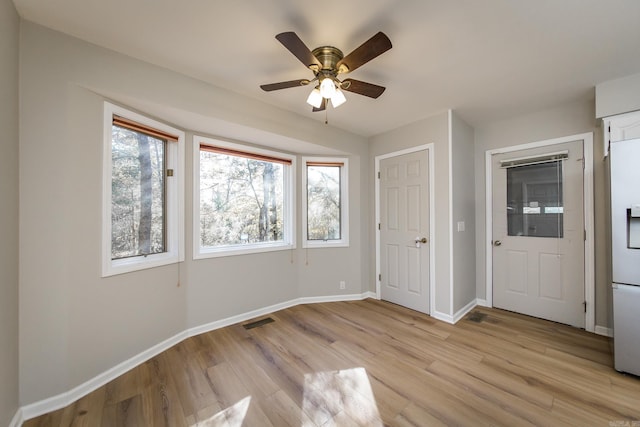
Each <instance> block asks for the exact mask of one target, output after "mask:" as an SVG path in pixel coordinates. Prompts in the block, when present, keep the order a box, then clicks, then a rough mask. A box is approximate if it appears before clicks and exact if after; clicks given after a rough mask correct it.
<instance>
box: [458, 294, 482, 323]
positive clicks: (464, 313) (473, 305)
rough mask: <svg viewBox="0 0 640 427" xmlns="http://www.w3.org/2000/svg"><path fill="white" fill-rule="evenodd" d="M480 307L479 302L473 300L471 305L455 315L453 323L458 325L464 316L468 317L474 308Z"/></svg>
mask: <svg viewBox="0 0 640 427" xmlns="http://www.w3.org/2000/svg"><path fill="white" fill-rule="evenodd" d="M477 305H478V300H477V299H474V300H471V301H470V302H469V304H467V305H465V306H464V307H462V308H461V309H460V310H458V311H457V312H456V313H455V314H454V315H453V323H454V324H456V323H458V321H459V320H460V319H462V318H463V317H464V316H466V315H467V313H469V312H470V311H471V310H473V309H474V308H476V306H477Z"/></svg>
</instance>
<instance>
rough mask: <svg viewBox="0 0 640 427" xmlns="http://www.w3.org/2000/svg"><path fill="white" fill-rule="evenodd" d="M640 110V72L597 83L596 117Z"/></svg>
mask: <svg viewBox="0 0 640 427" xmlns="http://www.w3.org/2000/svg"><path fill="white" fill-rule="evenodd" d="M636 110H640V74H634V75H631V76H626V77H622V78H620V79H616V80H609V81H607V82H603V83H600V84H598V85H596V117H598V118H602V117H608V116H613V115H616V114H622V113H627V112H629V111H636Z"/></svg>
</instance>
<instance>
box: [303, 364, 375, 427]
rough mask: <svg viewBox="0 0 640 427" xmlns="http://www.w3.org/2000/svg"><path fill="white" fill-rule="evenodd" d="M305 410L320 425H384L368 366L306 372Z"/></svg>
mask: <svg viewBox="0 0 640 427" xmlns="http://www.w3.org/2000/svg"><path fill="white" fill-rule="evenodd" d="M302 410H303V411H304V412H305V413H306V414H307V415H308V416H309V418H310V419H311V420H312V421H313V422H314V423H315V424H316V425H324V424H325V423H327V422H328V421H330V420H333V421H342V423H339V424H344V423H345V422H346V423H348V424H349V425H362V426H382V425H383V423H382V420H381V419H380V412H379V411H378V405H377V404H376V400H375V397H374V396H373V391H372V390H371V383H370V382H369V377H368V376H367V371H366V370H365V369H364V368H352V369H345V370H341V371H326V372H316V373H313V374H306V375H305V381H304V396H303V402H302Z"/></svg>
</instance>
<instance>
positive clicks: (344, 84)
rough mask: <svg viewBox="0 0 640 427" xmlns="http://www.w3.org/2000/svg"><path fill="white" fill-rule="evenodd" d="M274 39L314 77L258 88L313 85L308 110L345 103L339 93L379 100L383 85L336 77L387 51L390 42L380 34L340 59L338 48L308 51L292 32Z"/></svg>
mask: <svg viewBox="0 0 640 427" xmlns="http://www.w3.org/2000/svg"><path fill="white" fill-rule="evenodd" d="M276 39H277V40H278V41H279V42H280V43H282V44H283V45H284V47H286V48H287V49H288V50H289V51H290V52H291V53H292V54H293V55H294V56H295V57H296V58H298V60H299V61H300V62H302V63H303V64H304V65H305V66H306V67H307V68H309V69H310V70H311V71H312V72H313V75H314V78H313V79H311V80H309V79H300V80H290V81H286V82H279V83H271V84H266V85H261V86H260V88H262V90H264V91H266V92H270V91H272V90H279V89H287V88H290V87H298V86H306V85H308V84H310V83H317V84H316V85H315V88H314V89H313V90H312V91H311V94H310V95H309V98H308V99H307V103H308V104H309V105H311V106H313V110H312V111H323V110H325V109H326V107H327V100H331V105H332V106H333V107H334V108H336V107H338V106H340V105H342V104H343V103H344V102H345V101H346V98H345V96H344V93H342V91H343V90H344V91H347V92H353V93H357V94H359V95H364V96H368V97H370V98H377V97H379V96H380V95H382V92H384V90H385V88H384V87H383V86H378V85H375V84H372V83H367V82H362V81H360V80H354V79H345V80H342V81H340V80H339V79H338V75H339V74H346V73H349V72H351V71H354V70H355V69H357V68H359V67H360V66H362V65H364V64H366V63H367V62H369V61H371V60H372V59H374V58H376V57H378V56H379V55H381V54H383V53H384V52H386V51H387V50H389V49H391V41H390V40H389V37H387V36H386V35H385V34H384V33H383V32H378V33H377V34H376V35H374V36H373V37H371V38H370V39H369V40H367V41H366V42H364V43H362V44H361V45H360V46H359V47H357V48H356V49H355V50H354V51H353V52H351V53H350V54H348V55H347V56H344V55H343V53H342V51H341V50H340V49H338V48H336V47H333V46H320V47H317V48H315V49H313V51H311V50H309V48H308V47H307V46H306V45H305V44H304V42H303V41H302V40H301V39H300V37H298V35H297V34H296V33H294V32H293V31H288V32H285V33H280V34H278V35H277V36H276Z"/></svg>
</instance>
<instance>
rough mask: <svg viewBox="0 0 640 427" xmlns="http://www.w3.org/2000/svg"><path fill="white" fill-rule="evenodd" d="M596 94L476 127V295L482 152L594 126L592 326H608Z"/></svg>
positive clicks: (481, 292)
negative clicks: (593, 297)
mask: <svg viewBox="0 0 640 427" xmlns="http://www.w3.org/2000/svg"><path fill="white" fill-rule="evenodd" d="M594 105H595V104H594V100H593V99H587V100H583V101H579V102H575V103H571V104H566V105H562V106H557V107H555V108H551V109H548V110H545V111H540V112H537V113H533V114H528V115H524V116H520V117H515V118H512V119H508V120H502V121H498V122H494V123H489V124H485V125H483V126H479V127H476V128H475V175H476V176H475V180H476V182H475V192H476V202H477V203H476V253H477V262H476V277H477V289H478V298H480V299H484V298H486V296H485V286H486V284H485V266H486V253H485V245H486V242H487V239H489V240H490V239H491V236H486V235H485V228H484V224H485V164H484V162H485V152H486V151H487V150H491V149H495V148H502V147H508V146H513V145H519V144H526V143H529V142H536V141H543V140H546V139H552V138H558V137H563V136H569V135H574V134H580V133H585V132H594V184H595V185H594V187H595V188H594V200H595V248H596V256H595V258H596V260H595V270H596V277H595V279H596V280H595V281H596V283H595V288H596V296H595V298H596V300H595V304H596V326H602V327H610V326H611V323H610V321H609V318H610V313H609V309H608V307H609V298H610V297H609V283H608V280H607V277H608V266H607V255H606V254H607V248H608V244H609V243H608V241H609V237H608V234H607V233H608V232H607V225H606V224H607V216H608V213H607V208H606V199H607V197H608V196H607V193H606V192H605V182H606V181H605V179H606V175H605V169H604V166H605V165H604V162H603V161H602V158H603V152H602V130H601V129H599V128H596V120H595V111H594Z"/></svg>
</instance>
